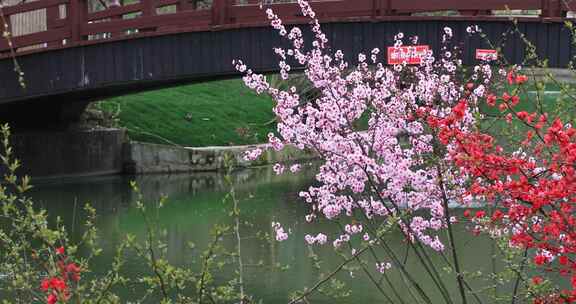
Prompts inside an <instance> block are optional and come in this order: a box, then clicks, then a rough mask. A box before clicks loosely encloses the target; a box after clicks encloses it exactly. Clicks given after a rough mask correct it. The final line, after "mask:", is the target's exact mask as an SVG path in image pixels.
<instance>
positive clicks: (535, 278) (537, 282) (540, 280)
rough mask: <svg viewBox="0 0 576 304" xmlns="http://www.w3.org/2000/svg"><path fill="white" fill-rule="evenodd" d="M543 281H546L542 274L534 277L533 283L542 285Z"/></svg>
mask: <svg viewBox="0 0 576 304" xmlns="http://www.w3.org/2000/svg"><path fill="white" fill-rule="evenodd" d="M542 281H544V280H543V279H542V277H541V276H534V277H532V284H534V285H540V284H542Z"/></svg>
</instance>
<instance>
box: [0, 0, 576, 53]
mask: <svg viewBox="0 0 576 304" xmlns="http://www.w3.org/2000/svg"><path fill="white" fill-rule="evenodd" d="M87 1H88V0H37V1H33V2H23V3H21V4H17V5H12V6H6V7H3V8H2V9H1V10H2V14H3V15H4V19H5V20H6V24H2V23H3V22H0V30H1V31H2V32H5V31H8V32H17V31H15V30H16V28H15V22H13V21H14V20H15V19H17V18H20V19H22V18H24V20H26V18H27V16H28V15H31V14H32V13H34V12H35V13H36V14H35V15H34V16H36V17H35V18H40V22H39V23H38V22H36V23H35V24H37V25H38V24H40V25H39V26H37V29H29V30H27V31H23V32H24V33H25V34H18V35H16V34H15V35H14V37H12V39H11V40H12V48H13V49H14V50H15V51H16V52H17V54H25V53H29V52H37V51H44V50H50V49H55V48H63V47H70V46H77V45H85V44H93V43H100V42H104V41H107V40H116V39H129V38H136V37H141V36H146V35H162V34H166V33H175V32H190V31H206V30H219V29H226V28H235V27H247V26H264V25H265V24H266V23H267V22H266V18H265V14H264V12H263V11H261V10H260V9H259V6H260V5H261V4H260V0H244V1H242V2H241V1H240V0H213V3H212V4H211V7H209V8H207V9H198V8H197V7H196V5H195V1H192V0H139V2H136V3H132V4H126V5H121V4H120V3H116V4H115V5H108V7H107V8H106V9H103V10H100V11H94V12H91V10H90V9H89V4H88V2H87ZM100 1H101V0H100ZM268 1H270V0H268ZM268 1H266V2H268ZM311 2H313V3H312V6H313V7H314V9H315V10H316V12H317V14H318V16H319V18H320V20H321V21H326V22H329V21H352V20H383V19H408V20H410V19H414V20H417V18H423V17H421V16H420V17H419V16H415V14H418V13H422V12H435V11H448V10H449V11H457V12H458V13H459V15H460V17H456V18H467V19H470V18H472V19H476V20H480V19H486V18H494V16H491V15H492V12H493V11H495V10H508V9H510V10H534V11H538V14H537V15H536V16H534V17H535V18H533V20H535V21H561V20H562V19H563V18H565V17H566V15H567V13H568V12H569V11H571V8H573V9H574V10H576V0H315V1H311ZM264 5H265V6H271V7H272V8H273V9H274V10H275V11H276V12H277V13H278V14H279V15H280V16H282V18H283V21H284V22H285V23H298V22H303V21H305V19H304V18H303V17H302V16H301V14H300V11H299V9H298V7H297V5H295V4H294V3H275V4H264ZM38 12H40V14H38ZM38 16H40V17H38ZM462 16H464V17H462ZM30 18H32V17H30ZM21 23H22V22H21ZM24 24H26V22H24ZM5 25H7V26H8V28H4V26H5ZM20 26H22V25H20ZM10 48H11V47H10V45H9V44H8V42H7V40H6V39H0V57H2V56H7V55H8V54H9V52H10Z"/></svg>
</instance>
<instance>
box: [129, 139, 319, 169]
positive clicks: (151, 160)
mask: <svg viewBox="0 0 576 304" xmlns="http://www.w3.org/2000/svg"><path fill="white" fill-rule="evenodd" d="M256 147H258V146H257V145H251V146H233V147H203V148H190V147H177V146H165V145H158V144H149V143H141V142H130V143H127V144H126V145H125V149H124V164H125V166H124V172H125V173H127V174H145V173H177V172H178V173H180V172H195V171H219V170H224V169H226V163H225V159H226V155H229V157H230V159H231V162H230V164H231V165H232V166H234V167H250V166H260V165H268V164H273V163H285V162H293V161H304V160H311V159H314V158H315V157H314V155H313V154H312V153H310V152H307V151H301V150H298V149H296V148H291V147H286V148H285V149H284V150H282V151H279V152H276V151H273V150H266V151H265V152H264V153H263V155H262V156H261V157H260V158H259V159H258V160H257V161H254V162H247V161H245V160H244V159H243V155H244V152H246V151H249V150H252V149H254V148H256Z"/></svg>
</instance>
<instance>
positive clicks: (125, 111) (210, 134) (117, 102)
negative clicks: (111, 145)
mask: <svg viewBox="0 0 576 304" xmlns="http://www.w3.org/2000/svg"><path fill="white" fill-rule="evenodd" d="M118 106H119V107H120V114H119V117H118V118H119V124H120V126H122V127H126V128H127V129H128V131H129V134H130V137H131V139H133V140H138V141H146V142H155V143H168V142H173V143H176V144H179V145H185V146H210V145H230V144H251V143H255V142H263V141H265V139H266V134H268V132H270V131H271V130H272V129H274V128H275V125H274V124H273V123H269V122H270V121H272V120H273V118H274V116H273V113H272V101H271V99H270V98H269V97H267V96H263V95H261V96H258V95H256V94H254V93H253V92H252V91H250V90H249V89H248V88H246V87H245V86H244V84H243V83H242V81H241V80H239V79H234V80H224V81H213V82H205V83H199V84H192V85H185V86H179V87H172V88H166V89H160V90H155V91H148V92H143V93H139V94H134V95H126V96H121V97H116V98H112V99H108V100H105V101H103V102H101V103H100V104H99V105H98V107H99V108H100V109H103V110H105V111H115V110H116V109H117V107H118ZM187 115H189V116H190V117H189V119H187ZM238 128H248V129H249V135H248V136H241V135H240V134H239V133H238ZM164 139H165V140H164Z"/></svg>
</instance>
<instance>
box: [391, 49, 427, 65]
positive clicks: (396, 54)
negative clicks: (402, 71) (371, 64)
mask: <svg viewBox="0 0 576 304" xmlns="http://www.w3.org/2000/svg"><path fill="white" fill-rule="evenodd" d="M429 50H430V47H429V46H427V45H413V46H400V47H395V46H391V47H388V64H403V63H406V64H420V63H422V58H424V57H425V56H427V55H428V51H429Z"/></svg>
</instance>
